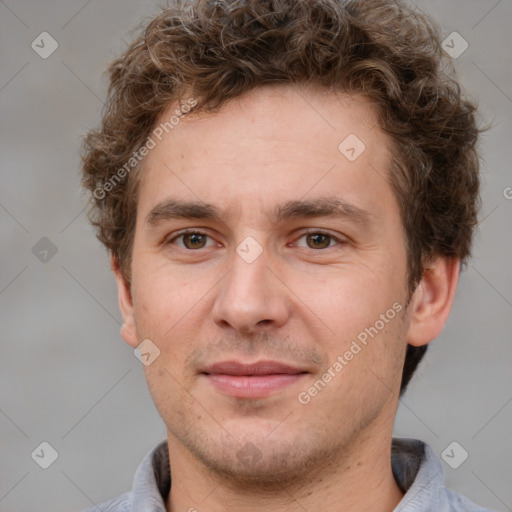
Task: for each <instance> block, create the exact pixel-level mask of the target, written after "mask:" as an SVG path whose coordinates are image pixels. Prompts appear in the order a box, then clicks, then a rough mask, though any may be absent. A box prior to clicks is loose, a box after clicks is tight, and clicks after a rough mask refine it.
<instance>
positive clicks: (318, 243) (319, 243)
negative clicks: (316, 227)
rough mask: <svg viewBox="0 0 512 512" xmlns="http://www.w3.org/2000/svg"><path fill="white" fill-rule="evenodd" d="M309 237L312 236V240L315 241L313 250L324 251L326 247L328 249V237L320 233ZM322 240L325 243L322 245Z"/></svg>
mask: <svg viewBox="0 0 512 512" xmlns="http://www.w3.org/2000/svg"><path fill="white" fill-rule="evenodd" d="M309 236H310V239H312V240H313V245H314V246H315V247H313V249H318V248H320V249H322V248H324V247H328V245H329V237H328V236H327V235H322V234H321V233H319V234H316V235H309ZM322 239H323V241H324V243H322ZM319 246H320V247H319Z"/></svg>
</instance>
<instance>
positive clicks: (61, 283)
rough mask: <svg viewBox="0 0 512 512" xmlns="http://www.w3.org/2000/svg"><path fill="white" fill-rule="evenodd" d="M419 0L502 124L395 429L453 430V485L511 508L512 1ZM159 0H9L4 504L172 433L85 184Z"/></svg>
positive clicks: (436, 440)
mask: <svg viewBox="0 0 512 512" xmlns="http://www.w3.org/2000/svg"><path fill="white" fill-rule="evenodd" d="M417 3H418V5H419V7H420V8H421V9H423V10H425V11H427V12H430V13H432V14H433V15H434V16H435V18H436V19H437V20H438V21H439V22H440V23H441V25H442V28H443V31H444V33H445V35H446V36H447V35H448V34H450V33H451V32H452V31H457V32H459V33H460V34H461V35H462V36H463V37H464V38H465V39H466V40H467V41H468V43H469V48H468V50H467V51H466V52H465V53H464V54H462V55H461V56H460V57H458V58H457V59H456V60H455V63H456V67H457V70H458V73H459V76H460V79H461V81H462V84H463V86H464V88H465V90H466V91H467V92H468V94H470V95H471V96H473V97H476V98H478V99H479V103H480V106H481V110H482V114H483V116H484V119H485V120H487V121H492V122H493V128H492V129H491V130H490V131H489V132H488V133H487V134H486V135H485V136H484V137H483V139H482V151H483V159H484V161H483V172H484V190H483V208H482V212H481V216H480V218H481V227H480V231H479V233H478V236H477V239H476V245H475V251H474V258H473V259H472V261H471V263H470V265H469V267H468V268H467V270H466V271H465V272H464V273H463V274H462V277H461V281H460V285H459V289H458V292H457V297H456V301H455V305H454V308H453V311H452V315H451V317H450V319H449V321H448V324H447V326H446V328H445V330H444V332H443V334H442V335H441V336H440V337H439V338H438V339H437V340H436V341H435V342H434V343H433V344H431V347H430V351H429V353H428V356H427V358H426V361H425V363H424V365H423V366H422V368H421V369H420V371H419V374H418V376H417V377H416V378H415V379H414V381H413V383H412V384H411V387H410V390H409V392H408V394H407V395H406V397H405V399H404V400H402V402H401V404H400V409H399V413H398V417H397V421H396V428H395V431H396V435H398V436H404V437H415V438H419V439H423V440H425V441H427V442H428V443H430V444H431V446H432V447H433V448H434V449H435V451H436V452H437V454H438V455H440V454H441V452H442V451H443V450H444V449H445V448H446V447H447V446H448V445H449V444H450V443H451V442H452V441H457V442H458V443H459V444H460V445H461V446H463V447H464V449H465V450H467V452H468V453H469V458H468V459H467V460H466V461H465V462H464V463H463V464H462V465H461V466H460V467H459V468H458V469H456V470H454V469H451V468H450V467H449V466H448V465H447V464H446V463H445V462H442V464H443V466H444V469H445V472H446V480H447V485H448V486H449V487H451V488H453V489H455V490H457V491H459V492H461V493H463V494H465V495H467V496H468V497H470V498H471V499H472V500H474V501H476V502H478V503H479V504H481V505H485V506H488V507H490V508H493V509H496V510H499V511H505V510H512V485H511V483H512V441H511V436H510V426H511V424H512V404H511V401H512V376H511V371H510V368H511V359H512V350H511V345H510V341H511V336H510V331H511V328H512V314H511V313H512V272H511V269H510V262H511V256H512V250H511V249H512V244H511V236H510V235H511V229H510V225H511V220H512V200H511V199H507V198H506V190H507V187H512V175H511V173H510V161H511V140H510V134H511V133H512V122H511V119H512V116H511V113H512V85H511V84H512V76H511V73H512V59H511V54H510V48H511V47H512V37H511V29H510V20H511V19H512V2H510V1H509V0H502V1H496V0H478V1H477V0H471V1H468V0H450V2H446V1H445V2H441V1H435V0H421V1H420V0H418V2H417ZM157 10H158V8H157V6H156V5H155V4H153V3H152V2H142V1H135V0H129V1H127V0H125V1H120V0H115V1H114V0H110V1H104V2H100V1H99V0H92V1H91V0H89V1H86V0H73V1H70V0H68V1H64V0H60V1H59V0H52V1H36V0H17V1H14V0H5V1H2V2H0V15H1V25H0V38H1V70H2V73H1V79H0V107H1V112H2V115H1V140H2V148H1V173H2V176H1V180H2V187H1V190H0V222H1V228H2V229H1V241H2V247H3V251H2V253H3V258H2V260H1V261H2V263H1V274H0V311H1V325H2V335H3V340H2V345H1V350H2V356H1V358H0V365H1V366H0V375H1V381H2V385H1V388H0V389H1V402H0V435H1V446H2V448H1V450H2V451H1V458H0V510H1V511H2V512H21V511H23V512H32V511H34V512H35V511H37V512H46V511H74V510H76V511H78V510H80V509H83V508H85V507H87V506H91V505H92V504H93V503H99V502H101V501H103V500H105V499H107V498H110V497H113V496H115V495H118V494H120V493H122V492H125V491H127V490H128V489H129V488H130V486H131V480H132V478H133V474H134V472H135V469H136V467H137V465H138V464H139V462H140V461H141V459H142V458H143V456H144V455H145V454H146V453H147V452H148V451H149V450H150V449H151V448H152V447H153V446H154V445H155V444H156V443H158V442H159V441H160V440H163V439H165V428H164V425H163V422H162V421H161V419H160V417H159V415H158V413H157V412H156V409H155V408H154V406H153V403H152V401H151V398H150V396H149V393H148V391H147V388H146V384H145V380H144V376H143V372H142V369H141V367H140V363H139V362H138V360H137V359H136V358H135V357H134V356H133V353H132V350H131V349H130V348H129V347H128V346H127V345H126V344H125V343H124V342H123V341H122V340H121V338H120V336H119V328H120V314H119V312H118V308H117V298H116V290H115V285H114V280H113V277H112V276H111V275H110V272H109V268H108V260H107V256H106V253H105V251H104V249H103V248H102V247H101V246H100V244H99V242H98V241H97V240H96V239H95V236H94V233H93V230H92V228H91V227H89V225H88V224H87V221H86V219H85V214H84V209H83V205H84V203H83V196H82V194H81V191H80V187H79V166H80V162H79V147H80V140H81V136H82V135H83V134H84V133H85V132H86V131H87V129H89V128H90V127H93V126H96V125H97V124H98V123H99V120H100V112H101V107H102V99H103V98H104V97H105V85H106V83H105V80H104V78H103V77H102V73H103V71H104V70H105V68H106V67H107V65H108V63H109V62H110V61H111V59H112V58H113V57H114V56H115V55H117V54H119V52H120V51H121V50H122V49H123V48H124V45H125V43H126V42H127V41H128V40H129V39H130V37H131V36H130V34H131V33H132V30H133V28H134V27H135V26H136V25H137V24H138V23H139V22H140V21H141V20H142V19H143V18H145V17H148V16H151V15H152V14H154V13H155V12H156V11H157ZM43 31H47V32H49V33H50V34H51V35H52V37H53V38H55V39H56V40H57V42H58V44H59V47H58V49H57V51H55V53H53V54H52V55H51V56H50V57H49V58H47V59H42V58H41V57H40V56H39V55H38V54H37V53H36V52H35V51H34V50H33V49H32V48H31V42H32V41H33V40H34V39H35V38H36V37H37V36H38V35H39V34H40V33H41V32H43ZM510 195H512V193H511V194H510ZM510 195H509V197H510ZM43 237H47V238H49V239H50V240H51V241H52V243H53V244H55V246H56V248H57V249H58V252H57V253H56V254H55V255H54V256H52V257H50V256H51V252H50V253H48V256H47V259H48V261H46V262H44V261H40V259H38V258H37V257H36V255H34V254H33V252H32V248H33V246H34V245H35V244H36V243H37V242H38V241H39V240H40V239H41V238H43ZM41 243H44V242H41ZM42 256H43V255H42V254H39V257H42ZM42 441H47V442H49V443H50V444H51V445H52V446H53V447H54V448H55V449H56V450H57V451H58V454H59V457H58V459H57V460H56V461H55V463H54V464H53V465H51V466H50V467H49V468H48V469H46V470H43V469H41V468H40V467H39V466H38V465H37V464H36V463H35V462H34V460H32V458H31V453H32V452H33V450H34V449H35V448H36V447H37V446H38V445H39V444H40V443H41V442H42Z"/></svg>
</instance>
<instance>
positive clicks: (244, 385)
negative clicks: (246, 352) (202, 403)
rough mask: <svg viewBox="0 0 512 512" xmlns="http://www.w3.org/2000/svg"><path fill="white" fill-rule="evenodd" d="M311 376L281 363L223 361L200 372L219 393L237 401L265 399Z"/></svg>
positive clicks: (300, 369)
mask: <svg viewBox="0 0 512 512" xmlns="http://www.w3.org/2000/svg"><path fill="white" fill-rule="evenodd" d="M308 373H309V372H308V371H307V370H305V369H302V368H298V367H294V366H291V365H288V364H285V363H281V362H278V361H259V362H257V363H251V364H247V363H240V362H238V361H223V362H220V363H215V364H213V365H211V366H208V367H206V368H204V369H203V370H201V372H200V374H201V375H203V376H204V377H205V378H206V379H207V381H208V382H209V383H210V384H211V385H212V386H213V387H214V388H215V389H217V391H219V392H221V393H223V394H226V395H229V396H232V397H235V398H252V399H254V398H264V397H267V396H270V395H271V394H273V393H276V392H277V391H280V390H282V389H284V388H286V387H288V386H291V385H292V384H295V383H297V382H298V381H299V380H301V379H302V378H303V377H304V376H305V375H306V374H308Z"/></svg>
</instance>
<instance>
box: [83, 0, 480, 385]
mask: <svg viewBox="0 0 512 512" xmlns="http://www.w3.org/2000/svg"><path fill="white" fill-rule="evenodd" d="M454 75H455V71H454V69H453V65H452V64H451V63H450V62H449V58H448V57H447V55H445V54H444V51H443V49H442V46H441V38H440V30H439V28H438V26H437V25H436V24H435V22H433V21H432V20H431V19H430V18H429V17H427V16H425V15H424V14H422V13H420V12H418V11H416V10H413V9H412V8H410V7H408V6H407V5H405V4H404V3H402V2H400V1H398V0H352V1H348V2H347V1H346V2H343V1H342V0H307V1H306V0H303V1H302V0H195V1H191V2H187V3H183V2H182V1H180V0H177V2H176V3H175V5H174V6H172V7H170V8H166V9H165V10H163V12H162V13H161V14H160V15H158V16H157V17H156V18H154V19H153V20H152V21H151V22H150V23H149V25H148V26H147V27H146V28H145V30H144V31H143V32H142V33H141V34H140V35H139V36H138V37H137V39H136V40H135V41H134V42H133V43H132V44H131V45H130V46H129V48H128V49H127V50H126V52H125V53H124V55H122V56H121V57H119V58H118V59H116V60H115V61H114V62H113V63H112V64H111V66H110V68H109V77H110V86H109V91H108V98H107V102H106V108H105V111H104V114H103V121H102V125H101V128H100V129H99V130H92V131H90V132H89V133H88V134H87V136H86V138H85V142H84V150H83V180H82V181H83V185H84V186H85V187H86V188H87V189H88V190H89V191H90V192H92V196H91V209H90V212H89V218H90V220H91V222H92V223H93V224H94V225H95V226H96V227H97V232H98V238H99V239H100V240H101V241H102V242H103V244H105V246H106V247H107V248H108V250H109V251H110V253H111V254H112V256H113V257H114V258H115V260H116V261H117V262H118V264H119V266H120V268H121V270H122V272H123V276H124V277H125V279H126V282H127V283H130V265H131V251H132V242H133V237H134V228H135V219H136V211H137V190H138V180H137V176H138V175H139V174H140V173H139V172H138V171H139V168H140V166H141V163H143V158H142V156H143V155H142V156H141V154H142V150H141V151H140V152H139V153H138V151H139V149H140V148H142V149H143V148H144V144H145V142H146V143H147V141H149V139H148V137H149V135H150V134H151V132H152V130H153V129H154V127H155V123H156V122H157V119H158V118H159V116H160V115H161V114H162V113H163V112H164V111H166V109H167V108H168V107H169V105H170V104H172V103H173V102H177V101H181V100H182V99H183V98H184V97H185V95H186V94H187V95H188V97H193V98H194V99H195V100H194V101H195V102H196V103H197V104H195V106H194V111H195V112H199V111H206V112H214V111H216V110H217V109H219V108H221V107H222V106H223V105H225V104H226V102H227V101H229V100H230V99H233V98H236V97H239V96H241V95H243V94H245V93H247V92H249V91H251V90H253V89H254V88H257V87H260V86H263V85H266V84H302V85H312V86H315V87H319V88H325V89H326V90H332V91H342V92H347V93H355V94H363V95H364V96H366V97H368V98H369V99H370V100H371V101H372V103H373V104H374V105H375V106H376V107H377V111H378V116H379V126H380V128H381V129H382V130H383V131H384V132H385V133H387V134H388V135H389V136H390V138H391V140H392V142H393V143H394V147H395V152H394V156H393V160H392V162H391V166H390V170H389V176H388V178H389V181H390V184H391V186H392V188H393V190H394V193H395V196H396V198H397V201H398V203H399V206H400V209H401V216H402V222H403V225H404V229H405V233H406V238H407V242H406V244H407V255H408V268H407V272H408V283H409V297H410V295H411V294H412V291H413V290H414V289H415V287H416V286H417V284H418V282H419V281H420V279H421V276H422V275H423V272H424V270H425V268H426V267H425V265H426V264H427V263H428V261H429V259H431V258H432V257H435V256H438V255H442V256H447V257H454V258H458V259H460V261H461V262H462V263H463V264H464V263H465V261H466V260H467V258H468V257H469V255H470V249H471V240H472V236H473V231H474V228H475V226H476V224H477V211H478V208H479V158H478V154H477V150H476V143H477V139H478V135H479V132H480V131H482V130H483V129H482V130H481V129H480V128H479V127H478V126H477V123H476V105H475V104H474V103H472V102H471V101H469V100H468V99H465V98H463V94H462V92H461V88H460V86H459V84H458V83H457V81H456V79H455V78H454ZM182 113H183V112H182V111H180V112H177V114H178V116H179V115H181V114H182ZM135 156H137V158H135ZM127 162H130V166H132V167H133V171H131V170H130V168H128V167H127V165H126V163H127ZM123 171H124V172H123ZM114 178H115V180H113V179H114ZM425 350H426V346H425V347H412V346H410V345H409V346H408V347H407V355H406V360H405V365H404V371H403V376H402V388H401V390H402V391H403V390H404V389H405V387H406V386H407V384H408V382H409V380H410V378H411V376H412V374H413V372H414V370H415V368H416V366H417V365H418V363H419V362H420V360H421V359H422V357H423V355H424V352H425Z"/></svg>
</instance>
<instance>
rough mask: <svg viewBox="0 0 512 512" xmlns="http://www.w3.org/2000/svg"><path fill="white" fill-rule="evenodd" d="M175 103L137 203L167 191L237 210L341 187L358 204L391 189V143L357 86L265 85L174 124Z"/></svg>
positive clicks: (144, 206)
mask: <svg viewBox="0 0 512 512" xmlns="http://www.w3.org/2000/svg"><path fill="white" fill-rule="evenodd" d="M185 101H187V98H185ZM176 108H177V104H176V105H171V106H170V107H169V109H168V110H167V111H166V112H164V113H163V114H162V115H161V116H160V118H159V120H158V122H157V127H158V126H160V127H164V128H165V126H167V130H164V132H163V133H162V134H161V136H160V138H161V140H158V141H156V142H157V144H156V146H155V147H154V149H152V150H151V151H150V153H149V154H148V155H147V157H146V159H145V161H144V166H143V170H142V181H141V190H140V195H139V199H140V204H139V208H140V209H143V210H146V211H147V210H148V209H149V208H151V206H152V205H154V204H156V203H158V202H161V201H163V200H165V199H166V197H167V196H169V195H173V196H178V197H184V198H189V199H192V198H193V199H200V200H203V201H208V202H209V203H216V204H219V205H220V206H221V207H222V208H225V209H229V208H231V209H235V210H236V211H238V213H239V212H240V208H242V207H243V206H244V204H245V206H246V207H249V206H251V207H255V208H258V209H264V208H266V207H273V206H274V205H273V204H272V203H275V202H276V201H280V202H284V201H287V200H296V199H298V198H300V197H303V196H306V195H308V196H309V198H314V195H315V194H320V195H326V194H327V193H328V194H329V195H332V193H333V192H336V191H339V192H340V193H343V195H344V196H345V197H346V198H347V196H352V198H351V199H352V201H351V202H352V203H353V204H355V205H356V206H357V205H358V202H359V203H360V202H361V201H363V199H362V198H357V197H356V196H357V195H362V196H365V195H366V196H368V197H370V196H371V195H374V196H378V195H379V194H380V195H381V196H384V199H385V198H386V197H387V198H388V199H390V197H391V196H390V188H389V185H388V183H387V179H386V177H387V168H388V167H389V162H390V148H391V143H390V140H389V138H388V136H387V135H385V134H384V133H383V132H382V131H381V130H380V128H379V126H378V121H377V112H376V109H375V107H374V105H372V104H371V103H370V101H369V100H368V99H367V98H365V97H363V96H361V95H352V94H346V93H336V94H335V93H333V92H327V91H325V90H319V89H314V88H304V87H302V88H299V87H295V86H279V87H274V86H273V87H262V88H259V89H256V90H254V91H252V92H251V93H248V94H246V95H244V96H242V97H240V98H236V99H234V100H231V101H229V102H227V103H226V104H225V105H224V106H223V107H222V108H221V109H220V110H218V111H216V112H198V113H194V112H193V111H192V112H191V113H190V114H187V115H186V116H184V117H182V118H180V119H179V122H178V123H177V124H176V123H174V124H172V128H170V126H171V124H170V123H168V124H167V125H165V123H166V122H168V121H169V119H170V118H171V116H172V115H173V114H175V111H176ZM174 122H176V118H175V119H174ZM161 131H162V130H161ZM383 189H385V190H383ZM349 199H350V198H349ZM367 199H368V198H367ZM363 202H364V201H363ZM242 203H243V204H242ZM360 206H361V207H363V205H362V204H360Z"/></svg>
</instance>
